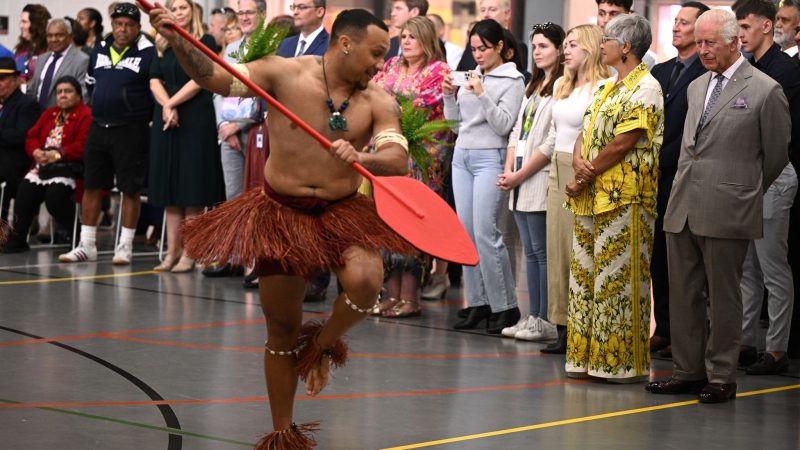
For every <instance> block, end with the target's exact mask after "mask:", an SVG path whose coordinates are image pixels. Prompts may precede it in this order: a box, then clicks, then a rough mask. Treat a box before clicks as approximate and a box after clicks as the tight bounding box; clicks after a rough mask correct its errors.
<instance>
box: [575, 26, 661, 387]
mask: <svg viewBox="0 0 800 450" xmlns="http://www.w3.org/2000/svg"><path fill="white" fill-rule="evenodd" d="M650 42H651V34H650V24H649V23H648V22H647V20H645V18H644V17H642V16H639V15H635V14H626V15H621V16H618V17H616V18H614V19H613V20H612V21H610V22H609V23H608V24H607V25H606V28H605V35H604V36H603V44H602V53H603V62H604V63H605V64H607V65H608V66H611V67H613V68H615V69H616V71H617V75H616V77H614V78H610V79H608V80H606V81H605V82H603V83H601V84H600V86H599V87H598V89H597V90H596V91H595V93H594V96H593V98H592V100H591V102H590V103H589V107H588V109H587V111H586V114H585V115H584V119H583V127H582V130H581V134H579V135H578V138H577V140H576V142H575V148H574V152H573V167H574V169H575V179H574V180H572V181H571V182H570V183H568V184H567V187H566V191H567V195H568V196H569V199H568V200H567V208H568V209H570V210H571V211H572V212H574V213H575V231H574V237H573V251H572V255H573V256H572V261H571V264H570V297H569V305H568V309H567V322H568V326H567V330H568V331H567V362H566V370H567V375H568V376H571V377H575V378H583V377H587V376H592V377H600V378H604V379H607V380H608V381H612V382H623V383H624V382H636V381H643V380H644V379H645V378H646V376H647V374H648V372H649V369H650V351H649V348H650V347H649V336H650V255H651V254H652V251H653V227H654V225H655V214H656V191H657V189H658V188H657V186H658V153H659V151H660V149H661V142H662V138H663V133H664V111H663V100H662V94H661V88H660V86H659V84H658V81H656V79H655V78H653V76H652V75H650V73H649V71H648V70H647V67H646V66H645V65H644V64H642V57H643V56H644V54H645V53H646V52H647V49H648V47H650Z"/></svg>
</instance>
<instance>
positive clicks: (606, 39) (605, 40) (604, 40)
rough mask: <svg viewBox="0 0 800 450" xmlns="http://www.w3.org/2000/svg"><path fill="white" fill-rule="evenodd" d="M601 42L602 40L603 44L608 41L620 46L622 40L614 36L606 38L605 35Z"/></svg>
mask: <svg viewBox="0 0 800 450" xmlns="http://www.w3.org/2000/svg"><path fill="white" fill-rule="evenodd" d="M601 40H602V42H603V44H605V43H606V42H608V41H616V42H617V43H618V44H622V39H620V38H618V37H616V36H606V35H604V36H603V38H602V39H601Z"/></svg>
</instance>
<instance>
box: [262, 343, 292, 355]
mask: <svg viewBox="0 0 800 450" xmlns="http://www.w3.org/2000/svg"><path fill="white" fill-rule="evenodd" d="M264 348H265V349H266V350H267V353H269V354H270V355H272V356H294V357H297V355H298V354H299V353H300V347H296V348H294V349H293V350H286V351H283V350H280V351H278V350H273V349H271V348H269V346H267V341H264Z"/></svg>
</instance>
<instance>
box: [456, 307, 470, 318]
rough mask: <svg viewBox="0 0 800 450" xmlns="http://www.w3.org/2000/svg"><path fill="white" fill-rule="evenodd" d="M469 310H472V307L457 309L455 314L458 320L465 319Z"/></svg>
mask: <svg viewBox="0 0 800 450" xmlns="http://www.w3.org/2000/svg"><path fill="white" fill-rule="evenodd" d="M470 309H472V306H467V307H466V308H461V309H459V310H458V314H457V316H458V318H459V319H463V318H464V317H467V315H468V314H469V310H470Z"/></svg>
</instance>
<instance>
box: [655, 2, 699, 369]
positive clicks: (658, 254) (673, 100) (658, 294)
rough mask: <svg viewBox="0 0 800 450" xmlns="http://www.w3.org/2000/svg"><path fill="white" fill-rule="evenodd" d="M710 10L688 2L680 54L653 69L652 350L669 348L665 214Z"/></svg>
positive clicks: (675, 32) (676, 31)
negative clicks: (657, 144) (658, 103)
mask: <svg viewBox="0 0 800 450" xmlns="http://www.w3.org/2000/svg"><path fill="white" fill-rule="evenodd" d="M706 11H708V6H706V5H704V4H702V3H699V2H685V3H684V4H683V7H682V8H681V9H680V11H679V12H678V15H677V16H676V17H675V24H674V25H673V26H672V45H673V46H674V47H675V48H676V49H677V50H678V56H677V57H676V58H672V59H670V60H669V61H666V62H663V63H661V64H657V65H655V66H654V67H653V69H652V71H651V73H652V75H653V76H654V77H655V78H656V80H658V82H659V83H660V84H661V91H662V92H663V93H664V143H663V144H662V146H661V154H660V155H659V161H658V164H659V170H660V172H661V174H660V176H659V178H658V200H657V209H658V217H657V218H656V227H655V236H654V238H655V242H654V245H653V257H652V259H651V262H650V272H651V274H652V277H653V302H654V305H653V306H654V307H653V313H654V315H655V320H656V330H655V333H654V335H653V338H652V339H651V340H650V350H651V351H662V356H667V354H668V352H669V348H667V346H669V343H670V333H669V277H668V275H667V243H666V237H665V235H664V214H665V213H666V211H667V202H668V200H669V192H670V190H671V189H672V180H674V179H675V173H676V171H677V169H678V155H680V152H681V140H682V138H683V122H684V119H685V118H686V110H687V109H688V108H689V105H688V101H687V99H686V88H687V87H688V86H689V83H691V82H692V81H694V79H695V78H697V77H699V76H700V75H702V74H704V73H705V72H706V69H705V67H703V65H702V64H701V63H700V58H699V57H698V55H697V46H696V45H695V42H694V23H695V21H697V18H698V17H700V14H703V13H704V12H706Z"/></svg>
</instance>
